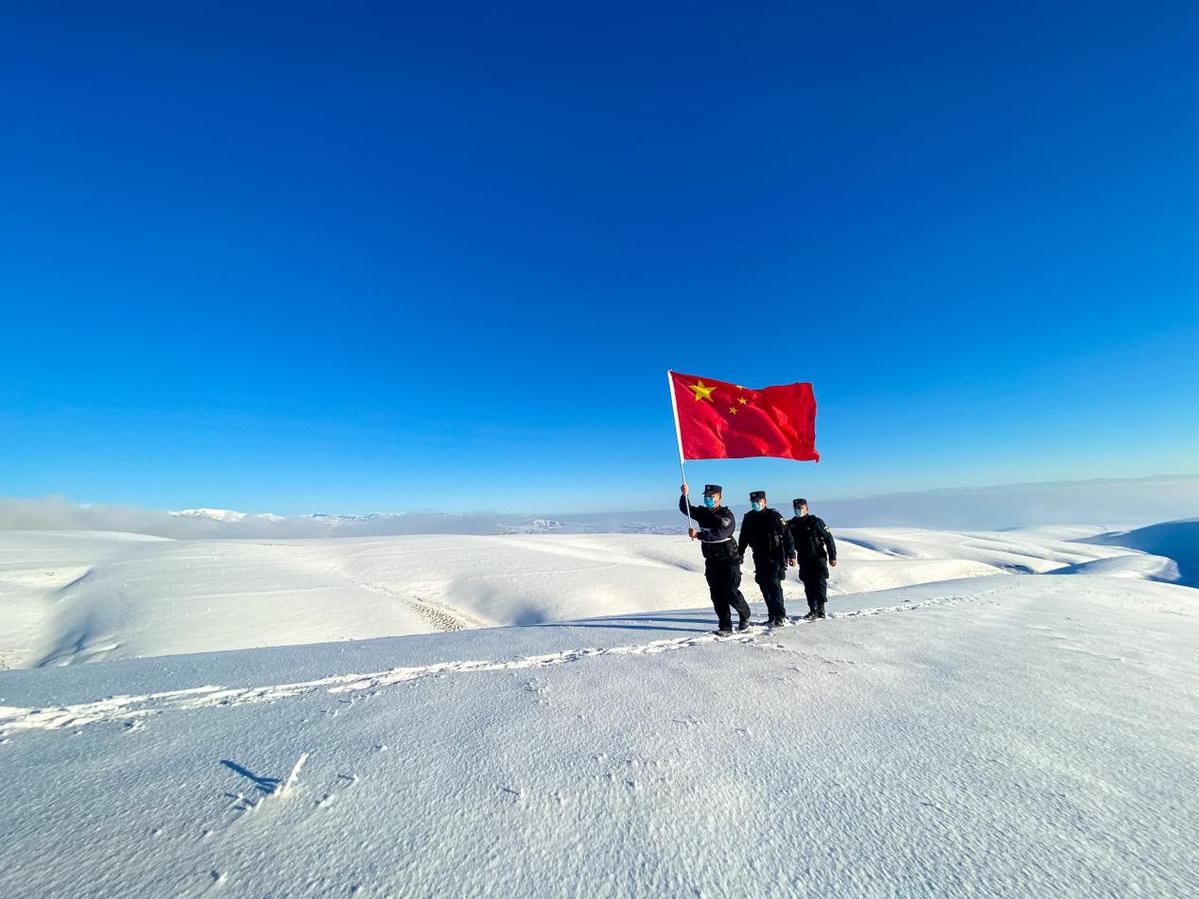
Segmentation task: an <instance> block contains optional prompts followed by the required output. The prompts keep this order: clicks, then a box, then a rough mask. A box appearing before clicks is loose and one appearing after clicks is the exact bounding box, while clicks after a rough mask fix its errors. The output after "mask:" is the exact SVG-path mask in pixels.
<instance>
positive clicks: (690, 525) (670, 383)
mask: <svg viewBox="0 0 1199 899" xmlns="http://www.w3.org/2000/svg"><path fill="white" fill-rule="evenodd" d="M672 374H674V372H672V371H671V370H670V369H667V370H666V387H667V389H668V390H670V408H671V409H672V410H674V436H675V439H676V440H678V442H679V474H681V475H682V476H683V486H684V487H686V486H687V469H686V468H685V467H684V466H683V435H682V434H681V433H680V432H679V402H678V399H677V398H676V397H675V395H674V378H672V377H671V375H672ZM683 496H684V497H685V498H686V501H687V513H686V515H687V529H688V530H694V529H695V522H694V521H693V520H692V519H691V497H690V495H688V494H687V493H684V494H683Z"/></svg>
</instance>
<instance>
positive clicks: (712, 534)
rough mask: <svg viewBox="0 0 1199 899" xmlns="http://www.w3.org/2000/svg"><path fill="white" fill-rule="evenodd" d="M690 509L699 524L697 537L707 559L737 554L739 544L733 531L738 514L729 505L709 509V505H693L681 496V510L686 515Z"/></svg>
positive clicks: (733, 556)
mask: <svg viewBox="0 0 1199 899" xmlns="http://www.w3.org/2000/svg"><path fill="white" fill-rule="evenodd" d="M688 510H690V515H691V517H692V518H693V519H694V520H695V523H696V524H697V525H699V527H698V528H696V530H697V531H698V532H699V533H698V534H696V539H698V540H699V542H700V543H702V544H703V546H702V549H703V553H704V558H705V559H731V558H736V556H737V544H736V542H735V541H734V540H733V532H734V531H735V530H736V529H737V516H735V515H734V514H733V513H732V510H731V509H729V508H728V506H719V507H718V508H715V509H709V508H708V507H707V506H692V505H691V504H690V503H688V502H687V497H685V496H680V497H679V511H680V512H682V513H683V514H684V515H686V514H688Z"/></svg>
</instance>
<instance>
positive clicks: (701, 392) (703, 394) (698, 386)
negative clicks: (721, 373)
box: [688, 381, 716, 403]
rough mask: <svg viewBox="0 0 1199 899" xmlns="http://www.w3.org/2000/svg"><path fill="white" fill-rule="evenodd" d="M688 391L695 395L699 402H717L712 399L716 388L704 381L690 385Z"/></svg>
mask: <svg viewBox="0 0 1199 899" xmlns="http://www.w3.org/2000/svg"><path fill="white" fill-rule="evenodd" d="M688 389H689V390H690V391H691V392H692V393H694V394H695V398H696V399H697V400H707V401H708V402H709V403H712V402H715V400H713V399H712V391H714V390H715V389H716V388H715V387H709V386H708V385H707V384H705V383H704V382H703V381H697V382H696V383H694V384H690V385H688Z"/></svg>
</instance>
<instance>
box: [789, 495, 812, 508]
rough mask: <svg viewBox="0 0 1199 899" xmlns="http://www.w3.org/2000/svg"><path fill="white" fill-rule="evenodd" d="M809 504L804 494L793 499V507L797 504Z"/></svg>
mask: <svg viewBox="0 0 1199 899" xmlns="http://www.w3.org/2000/svg"><path fill="white" fill-rule="evenodd" d="M807 504H808V501H807V500H806V499H804V498H803V497H802V496H801V497H799V498H798V499H793V500H791V506H792V508H794V507H795V506H806V505H807Z"/></svg>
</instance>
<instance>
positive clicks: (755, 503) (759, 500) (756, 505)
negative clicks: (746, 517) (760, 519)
mask: <svg viewBox="0 0 1199 899" xmlns="http://www.w3.org/2000/svg"><path fill="white" fill-rule="evenodd" d="M749 504H750V506H752V507H753V510H754V511H755V512H761V511H762V510H763V509H765V508H766V491H765V490H755V491H753V492H752V493H750V495H749Z"/></svg>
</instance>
